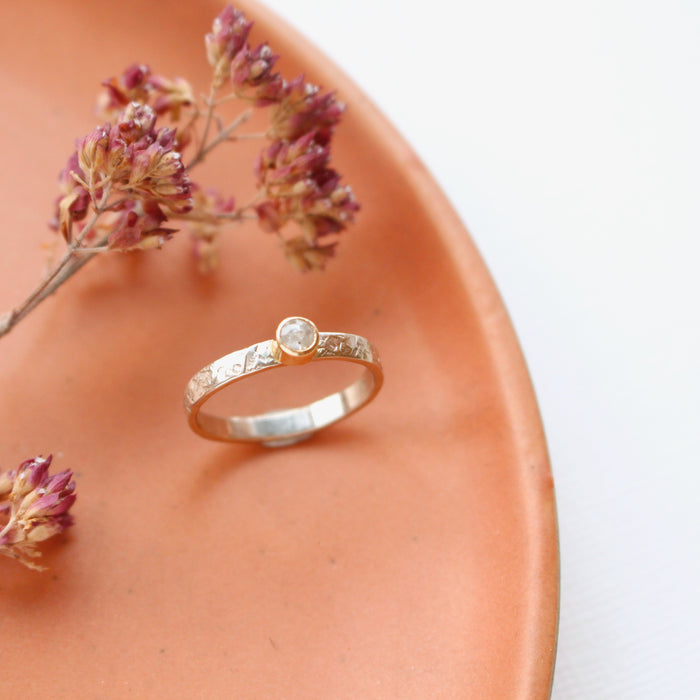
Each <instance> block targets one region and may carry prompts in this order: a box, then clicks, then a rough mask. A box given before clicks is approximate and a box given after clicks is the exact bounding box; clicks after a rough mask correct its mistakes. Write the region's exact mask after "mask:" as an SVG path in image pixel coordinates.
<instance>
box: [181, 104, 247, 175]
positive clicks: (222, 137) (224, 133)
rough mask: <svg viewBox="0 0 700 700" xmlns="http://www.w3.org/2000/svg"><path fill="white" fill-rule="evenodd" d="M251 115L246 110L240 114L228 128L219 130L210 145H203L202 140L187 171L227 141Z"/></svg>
mask: <svg viewBox="0 0 700 700" xmlns="http://www.w3.org/2000/svg"><path fill="white" fill-rule="evenodd" d="M252 113H253V111H252V110H250V109H247V110H246V111H245V112H241V114H239V115H238V116H237V117H236V118H235V119H234V120H233V121H232V122H231V123H230V124H229V125H228V126H225V127H224V128H223V129H219V133H218V134H217V135H216V136H215V137H214V138H213V139H212V140H211V142H210V143H208V144H206V145H204V144H205V142H204V139H202V146H201V147H200V149H199V152H198V153H197V155H196V156H195V157H194V158H193V159H192V160H191V161H190V163H189V165H188V166H187V167H188V169H191V168H193V167H194V166H195V165H197V164H198V163H201V162H202V161H203V160H204V159H205V158H206V156H207V155H208V154H209V153H210V152H211V151H213V150H214V149H215V148H216V147H217V146H218V145H219V144H220V143H222V142H224V141H227V140H228V139H229V138H230V137H231V134H233V132H234V131H235V130H236V129H237V128H238V127H239V126H241V125H242V124H245V123H246V122H247V121H248V120H249V119H250V117H251V115H252ZM210 121H211V120H210ZM236 138H238V137H236Z"/></svg>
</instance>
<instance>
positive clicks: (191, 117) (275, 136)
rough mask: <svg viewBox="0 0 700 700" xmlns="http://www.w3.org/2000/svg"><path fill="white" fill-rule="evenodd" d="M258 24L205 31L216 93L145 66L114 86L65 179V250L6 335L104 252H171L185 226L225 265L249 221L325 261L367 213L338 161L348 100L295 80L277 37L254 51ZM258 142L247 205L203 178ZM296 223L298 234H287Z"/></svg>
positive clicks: (308, 265)
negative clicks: (245, 143)
mask: <svg viewBox="0 0 700 700" xmlns="http://www.w3.org/2000/svg"><path fill="white" fill-rule="evenodd" d="M252 26H253V23H252V22H251V21H249V20H248V19H247V18H246V17H245V15H244V14H243V13H242V12H240V11H239V10H236V9H234V8H233V7H232V6H231V5H228V6H226V7H225V8H224V10H223V11H222V12H221V13H220V14H219V15H218V17H216V19H215V20H214V23H213V26H212V31H211V32H210V33H209V34H207V35H206V37H205V46H206V54H207V59H208V61H209V63H210V65H211V67H212V78H211V84H210V87H209V92H208V95H207V97H205V98H199V99H198V98H196V97H195V91H194V89H193V88H192V86H191V85H190V83H189V82H188V81H187V80H185V79H184V78H173V79H171V78H167V77H164V76H161V75H159V74H156V73H154V72H153V71H152V70H151V68H150V67H149V66H148V65H145V64H140V63H136V64H133V65H131V66H129V67H128V68H127V69H126V70H125V71H124V72H123V73H122V75H121V76H118V77H112V78H109V79H107V80H105V81H104V82H103V83H102V86H103V92H102V93H101V95H100V97H99V100H98V113H99V115H100V117H101V118H102V120H103V123H102V124H101V125H100V126H98V127H96V128H95V129H93V130H92V131H91V132H90V133H89V134H87V135H86V136H84V137H83V138H81V139H78V141H77V142H76V149H75V151H74V152H73V154H72V155H71V156H70V158H69V159H68V162H67V164H66V166H65V168H64V169H63V171H62V172H61V176H60V179H59V188H60V195H59V197H58V199H57V201H56V207H55V215H54V218H53V221H52V228H53V229H54V230H56V231H58V232H59V233H60V234H61V236H62V238H63V240H64V242H65V250H64V251H63V254H62V255H60V256H59V257H58V259H57V260H56V261H55V263H54V264H53V266H52V268H51V270H50V271H49V272H48V273H47V275H46V276H45V277H44V279H43V280H41V282H40V283H39V285H38V286H37V287H36V289H35V290H34V291H33V292H32V293H31V294H30V295H29V296H28V297H27V298H26V299H25V300H24V301H23V302H22V303H21V304H19V305H18V306H17V307H15V308H14V309H13V310H12V311H11V312H9V313H7V314H5V315H4V316H0V336H2V335H4V334H6V333H7V332H9V331H10V330H11V329H12V328H13V327H14V326H15V325H17V323H18V322H19V321H21V320H22V319H23V318H24V317H25V316H27V314H29V313H30V312H31V311H32V310H33V309H34V308H36V306H38V305H39V304H40V303H41V302H42V301H43V300H44V299H46V298H47V297H48V296H50V295H51V294H53V292H55V291H56V290H57V289H58V287H60V286H61V285H62V284H63V283H64V282H65V281H66V280H67V279H69V278H70V277H71V276H72V275H73V274H75V273H76V272H77V271H78V270H79V269H81V268H82V267H83V266H84V265H85V264H86V263H87V262H89V261H90V260H92V259H93V258H94V257H96V256H98V255H99V254H101V253H104V252H107V251H132V250H139V249H146V248H153V247H160V246H161V245H163V244H164V243H165V242H166V241H167V240H168V239H170V238H171V236H172V235H173V234H174V233H176V232H177V230H178V229H179V228H180V227H181V226H183V225H184V226H185V227H186V228H188V229H189V231H190V233H191V236H192V238H193V241H194V246H193V249H194V256H195V258H196V260H197V263H198V266H199V268H200V269H201V270H202V271H209V270H211V269H213V268H214V267H216V265H217V264H218V262H219V254H218V249H217V239H218V237H219V236H220V234H221V233H222V231H224V229H226V228H227V227H228V226H230V225H232V224H236V223H240V222H241V221H243V220H247V219H254V220H257V221H258V223H259V224H260V227H261V228H262V229H263V230H264V231H266V232H269V233H273V234H275V235H276V236H278V238H279V241H280V244H281V247H282V250H283V252H284V254H285V255H286V257H287V258H288V260H289V261H290V262H291V263H292V264H293V265H294V266H295V267H297V268H298V269H300V270H302V271H307V270H317V269H322V268H323V267H324V266H325V264H326V262H327V261H328V260H329V258H331V257H332V256H333V254H334V253H335V250H336V245H337V236H338V234H340V233H341V232H343V231H344V230H345V229H346V228H347V226H348V225H349V224H350V223H351V222H352V221H353V218H354V215H355V213H356V212H357V210H358V209H359V206H358V204H357V202H356V201H355V198H354V196H353V192H352V190H351V189H350V187H348V186H347V185H345V184H342V183H341V177H340V175H339V174H338V173H337V172H336V171H335V170H334V169H333V168H332V167H331V165H330V161H331V146H332V140H333V135H334V132H335V129H336V127H337V125H338V123H339V122H340V119H341V117H342V114H343V111H344V109H345V107H344V105H343V104H341V103H340V102H338V100H337V99H336V97H335V94H334V93H332V92H330V93H328V92H326V93H324V92H323V91H322V90H321V89H320V88H319V87H318V86H316V85H312V84H310V83H308V82H307V81H306V79H305V78H304V76H303V75H300V76H297V77H295V78H294V79H293V80H290V81H287V80H286V79H285V78H283V77H282V75H281V74H280V73H279V72H278V71H276V69H275V67H276V64H277V60H278V58H279V57H278V56H277V55H276V54H275V53H274V52H273V51H272V49H271V48H270V47H269V46H268V44H267V43H262V44H259V45H257V46H251V44H250V42H249V38H250V32H251V28H252ZM236 102H237V103H239V104H241V105H242V107H243V108H242V110H241V111H240V112H239V113H238V115H237V116H236V117H235V118H234V119H233V120H231V121H228V122H226V120H225V119H224V117H223V111H224V110H223V109H222V108H223V106H224V105H225V104H226V105H228V104H229V103H236ZM256 110H257V111H265V112H266V113H267V115H268V117H269V127H268V128H267V129H266V130H264V131H262V132H258V133H242V132H241V131H240V129H241V127H243V125H244V124H246V123H247V122H248V121H249V119H250V117H251V115H252V113H253V111H256ZM161 120H167V121H168V124H167V126H162V125H161V123H160V121H161ZM251 138H259V139H261V140H263V142H264V143H263V147H262V149H261V151H260V154H259V156H258V158H257V161H256V163H255V165H254V168H253V172H254V176H255V185H256V195H255V196H254V198H253V199H252V200H251V201H249V202H247V203H245V204H243V205H241V206H239V205H237V202H236V200H235V199H234V198H233V197H231V196H230V195H224V194H221V193H220V192H218V191H216V190H214V189H212V188H211V187H204V186H202V185H200V184H199V183H196V182H195V181H193V180H192V171H193V169H194V168H195V167H196V166H198V165H199V164H200V163H201V162H203V161H204V160H205V159H206V158H207V157H208V156H209V155H210V154H211V153H212V151H214V150H215V149H217V148H219V147H221V146H222V145H223V144H225V143H231V142H236V141H241V140H244V139H245V140H249V139H251ZM294 228H296V231H297V233H292V234H289V233H287V231H288V230H290V229H294Z"/></svg>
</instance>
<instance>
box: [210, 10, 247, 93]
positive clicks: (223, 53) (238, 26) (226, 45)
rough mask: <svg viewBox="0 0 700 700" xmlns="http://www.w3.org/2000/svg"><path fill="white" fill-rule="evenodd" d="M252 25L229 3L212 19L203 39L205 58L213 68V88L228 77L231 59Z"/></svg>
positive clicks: (241, 46) (242, 44) (243, 42)
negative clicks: (210, 26) (210, 28)
mask: <svg viewBox="0 0 700 700" xmlns="http://www.w3.org/2000/svg"><path fill="white" fill-rule="evenodd" d="M252 26H253V23H252V22H248V21H247V20H246V18H245V15H244V14H243V13H242V12H240V11H239V10H235V9H234V8H233V6H231V5H226V7H225V8H224V9H223V10H222V11H221V13H220V14H219V15H218V17H216V19H215V20H214V24H213V25H212V31H211V33H210V34H207V35H206V37H205V39H204V41H205V45H206V48H207V59H208V60H209V63H210V64H211V66H212V67H213V68H214V77H213V81H212V85H213V87H214V88H220V87H221V86H222V85H223V84H224V82H225V81H226V79H227V78H228V76H229V73H230V70H231V61H232V60H233V57H234V56H235V55H236V54H237V53H238V52H239V51H240V50H241V49H242V48H243V46H244V45H245V42H246V40H247V39H248V34H249V33H250V28H251V27H252Z"/></svg>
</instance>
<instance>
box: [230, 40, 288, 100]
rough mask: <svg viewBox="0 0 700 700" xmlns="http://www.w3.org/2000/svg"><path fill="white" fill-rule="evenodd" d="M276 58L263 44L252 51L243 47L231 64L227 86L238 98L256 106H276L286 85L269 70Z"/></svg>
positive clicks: (278, 76) (280, 77)
mask: <svg viewBox="0 0 700 700" xmlns="http://www.w3.org/2000/svg"><path fill="white" fill-rule="evenodd" d="M278 58H279V56H276V55H275V54H273V53H272V49H271V48H270V47H269V46H268V45H267V44H261V45H260V46H257V47H256V48H255V49H253V50H252V51H251V50H250V48H249V47H248V45H247V44H246V45H245V46H244V47H243V48H242V49H241V50H240V51H239V52H238V53H237V54H236V55H235V56H234V58H233V61H232V63H231V83H232V84H233V91H234V93H235V94H236V95H238V97H241V98H242V99H246V100H250V101H252V102H253V104H254V105H255V106H256V107H267V106H268V105H272V104H277V103H279V102H280V101H281V100H282V99H284V96H285V94H286V91H287V85H286V83H285V81H284V80H283V78H282V76H281V75H280V74H279V73H274V72H273V70H272V69H273V68H274V65H275V63H276V62H277V59H278Z"/></svg>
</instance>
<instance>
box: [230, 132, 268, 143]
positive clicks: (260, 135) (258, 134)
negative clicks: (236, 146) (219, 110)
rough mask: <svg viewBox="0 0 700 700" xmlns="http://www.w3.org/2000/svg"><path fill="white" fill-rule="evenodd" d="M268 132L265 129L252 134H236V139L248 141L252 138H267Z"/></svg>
mask: <svg viewBox="0 0 700 700" xmlns="http://www.w3.org/2000/svg"><path fill="white" fill-rule="evenodd" d="M266 138H267V133H266V132H264V131H258V132H254V133H250V134H236V141H247V140H252V139H266Z"/></svg>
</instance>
